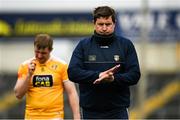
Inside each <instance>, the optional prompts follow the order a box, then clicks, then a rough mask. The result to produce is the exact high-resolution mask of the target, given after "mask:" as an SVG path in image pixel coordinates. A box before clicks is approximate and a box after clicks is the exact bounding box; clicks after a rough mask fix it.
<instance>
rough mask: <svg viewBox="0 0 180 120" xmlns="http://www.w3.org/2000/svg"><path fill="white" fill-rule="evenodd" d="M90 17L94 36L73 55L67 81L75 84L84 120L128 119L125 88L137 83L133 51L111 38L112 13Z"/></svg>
mask: <svg viewBox="0 0 180 120" xmlns="http://www.w3.org/2000/svg"><path fill="white" fill-rule="evenodd" d="M93 17H94V26H95V31H94V34H93V35H92V36H90V37H88V38H85V39H83V40H81V41H80V42H79V44H78V45H77V46H76V48H75V50H74V51H73V54H72V57H71V61H70V64H69V68H68V76H69V79H70V80H71V81H73V82H75V83H79V90H80V106H81V108H82V116H83V118H84V119H113V118H115V119H128V112H127V108H128V107H129V105H130V90H129V86H131V85H135V84H137V82H138V81H139V79H140V68H139V63H138V58H137V54H136V50H135V48H134V45H133V43H132V42H131V41H130V40H128V39H126V38H124V37H121V36H117V35H115V33H114V28H115V22H116V21H115V11H114V9H112V8H111V7H108V6H100V7H97V8H96V9H95V10H94V11H93Z"/></svg>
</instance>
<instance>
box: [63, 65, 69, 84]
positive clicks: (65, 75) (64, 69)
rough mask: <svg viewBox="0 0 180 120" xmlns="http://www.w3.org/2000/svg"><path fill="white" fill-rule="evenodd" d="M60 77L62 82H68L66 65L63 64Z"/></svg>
mask: <svg viewBox="0 0 180 120" xmlns="http://www.w3.org/2000/svg"><path fill="white" fill-rule="evenodd" d="M61 75H62V80H63V81H65V80H68V74H67V64H64V65H63V68H62V72H61Z"/></svg>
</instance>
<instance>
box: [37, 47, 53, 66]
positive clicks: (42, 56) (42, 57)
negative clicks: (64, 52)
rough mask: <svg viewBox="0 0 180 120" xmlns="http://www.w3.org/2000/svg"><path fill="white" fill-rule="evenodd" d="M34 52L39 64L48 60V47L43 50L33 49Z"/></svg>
mask: <svg viewBox="0 0 180 120" xmlns="http://www.w3.org/2000/svg"><path fill="white" fill-rule="evenodd" d="M34 52H35V57H36V59H37V60H38V61H39V63H41V64H43V63H45V62H46V61H47V60H48V59H49V57H50V52H51V51H50V50H49V48H48V47H47V48H45V49H38V48H37V47H35V49H34Z"/></svg>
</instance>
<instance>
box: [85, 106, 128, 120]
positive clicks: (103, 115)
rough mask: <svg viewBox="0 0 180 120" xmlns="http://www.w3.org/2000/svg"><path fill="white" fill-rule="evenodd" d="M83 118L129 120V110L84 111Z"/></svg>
mask: <svg viewBox="0 0 180 120" xmlns="http://www.w3.org/2000/svg"><path fill="white" fill-rule="evenodd" d="M82 118H83V119H84V120H85V119H128V110H127V108H121V109H115V110H107V111H98V112H96V111H88V110H84V109H82Z"/></svg>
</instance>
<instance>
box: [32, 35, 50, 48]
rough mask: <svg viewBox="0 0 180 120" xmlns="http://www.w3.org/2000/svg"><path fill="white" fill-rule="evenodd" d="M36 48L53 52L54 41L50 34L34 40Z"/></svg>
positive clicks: (37, 36) (38, 36) (39, 36)
mask: <svg viewBox="0 0 180 120" xmlns="http://www.w3.org/2000/svg"><path fill="white" fill-rule="evenodd" d="M34 46H36V47H37V49H45V48H48V49H49V50H50V51H51V50H52V49H53V39H52V38H51V36H50V35H48V34H37V35H36V37H35V40H34Z"/></svg>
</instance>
